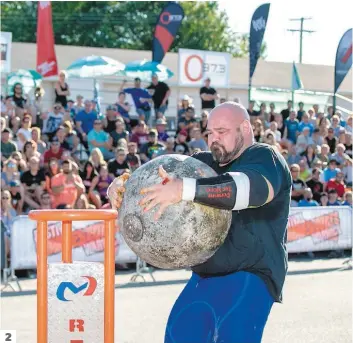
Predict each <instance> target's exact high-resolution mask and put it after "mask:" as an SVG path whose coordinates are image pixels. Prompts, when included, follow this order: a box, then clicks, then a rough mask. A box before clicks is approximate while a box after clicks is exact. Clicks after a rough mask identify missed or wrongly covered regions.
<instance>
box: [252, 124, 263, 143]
mask: <svg viewBox="0 0 353 343" xmlns="http://www.w3.org/2000/svg"><path fill="white" fill-rule="evenodd" d="M253 130H254V138H255V141H256V142H262V140H263V136H264V134H265V132H264V126H263V124H262V121H261V120H260V119H256V120H255V121H254V125H253Z"/></svg>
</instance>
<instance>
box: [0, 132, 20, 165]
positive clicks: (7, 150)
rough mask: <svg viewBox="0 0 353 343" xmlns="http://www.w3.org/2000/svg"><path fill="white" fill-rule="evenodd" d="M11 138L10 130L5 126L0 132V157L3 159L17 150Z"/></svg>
mask: <svg viewBox="0 0 353 343" xmlns="http://www.w3.org/2000/svg"><path fill="white" fill-rule="evenodd" d="M11 138H12V132H11V130H10V129H7V128H5V129H4V130H3V131H2V132H1V159H2V160H3V161H4V160H6V159H8V158H9V157H10V156H11V154H12V153H13V152H14V151H17V146H16V144H15V142H14V141H13V140H12V139H11Z"/></svg>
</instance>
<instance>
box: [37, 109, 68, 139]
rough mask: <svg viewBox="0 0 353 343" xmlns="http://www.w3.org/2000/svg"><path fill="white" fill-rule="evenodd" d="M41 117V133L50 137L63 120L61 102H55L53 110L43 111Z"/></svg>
mask: <svg viewBox="0 0 353 343" xmlns="http://www.w3.org/2000/svg"><path fill="white" fill-rule="evenodd" d="M42 119H43V120H44V122H43V133H45V134H46V135H47V136H48V137H49V139H51V138H52V137H53V136H54V135H55V132H56V130H57V129H58V128H59V126H60V125H61V124H62V123H63V121H64V109H63V107H62V105H61V103H56V104H55V105H54V107H53V112H49V113H44V114H43V115H42Z"/></svg>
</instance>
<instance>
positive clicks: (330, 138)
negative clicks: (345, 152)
mask: <svg viewBox="0 0 353 343" xmlns="http://www.w3.org/2000/svg"><path fill="white" fill-rule="evenodd" d="M325 141H326V142H325V143H326V144H327V145H328V146H329V147H330V153H331V154H333V153H334V152H335V150H336V145H337V144H338V138H337V137H335V135H334V129H333V128H332V127H330V128H329V129H328V131H327V136H326V138H325Z"/></svg>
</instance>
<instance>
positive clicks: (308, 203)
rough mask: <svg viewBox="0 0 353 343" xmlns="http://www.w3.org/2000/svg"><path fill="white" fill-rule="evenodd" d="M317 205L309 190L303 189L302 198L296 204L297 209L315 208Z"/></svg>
mask: <svg viewBox="0 0 353 343" xmlns="http://www.w3.org/2000/svg"><path fill="white" fill-rule="evenodd" d="M316 206H319V203H318V202H317V201H316V200H313V193H312V191H311V189H310V188H305V189H304V198H303V199H302V200H300V201H299V202H298V207H316Z"/></svg>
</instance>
